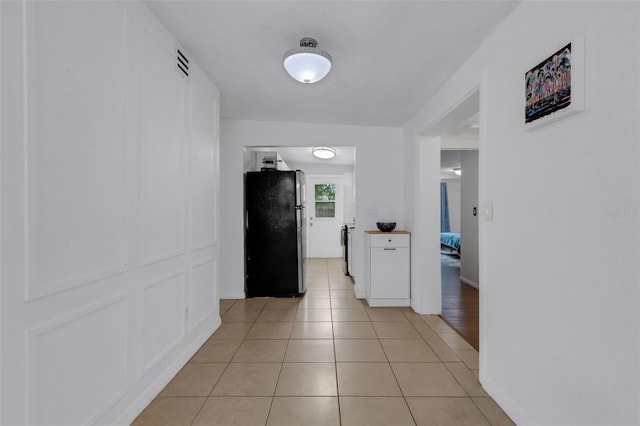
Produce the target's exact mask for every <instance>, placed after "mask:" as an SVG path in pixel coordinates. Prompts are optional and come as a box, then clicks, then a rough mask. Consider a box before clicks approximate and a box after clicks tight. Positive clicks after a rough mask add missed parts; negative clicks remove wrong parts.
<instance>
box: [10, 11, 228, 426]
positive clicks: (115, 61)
mask: <svg viewBox="0 0 640 426" xmlns="http://www.w3.org/2000/svg"><path fill="white" fill-rule="evenodd" d="M0 15H1V19H2V25H1V31H2V32H1V37H0V38H1V40H2V57H3V61H2V65H1V66H2V68H1V76H2V80H1V85H2V107H3V108H2V134H1V136H2V151H1V159H2V161H1V182H2V192H1V207H2V210H1V229H2V250H1V257H0V261H1V266H2V268H1V276H0V277H1V284H2V285H1V291H0V300H1V303H2V306H1V309H0V312H1V314H0V315H1V327H2V328H1V335H2V348H1V356H0V358H1V369H2V376H1V379H0V389H1V410H0V411H1V414H2V418H1V419H0V423H2V424H6V425H23V424H34V425H35V424H38V425H44V424H47V425H50V424H51V425H53V424H60V425H62V424H64V425H86V424H96V423H99V424H114V423H115V424H129V423H130V422H131V421H132V420H133V419H134V418H135V416H136V415H137V414H139V412H140V411H141V410H142V409H143V408H144V407H145V406H146V405H147V404H148V403H149V402H150V401H151V399H152V398H153V397H154V396H155V395H156V393H157V392H159V391H160V390H161V389H162V388H163V386H164V385H165V384H166V383H168V381H169V380H170V379H171V378H172V376H173V375H174V374H175V373H176V372H177V371H178V370H179V369H180V368H181V367H182V365H184V363H185V362H186V361H187V360H188V359H189V357H190V356H191V355H192V354H193V353H194V352H195V350H196V349H197V348H198V347H199V346H200V345H201V344H202V343H203V342H204V340H205V339H206V338H207V337H208V336H209V335H211V333H212V332H213V330H214V329H215V328H216V327H217V326H218V325H219V323H220V319H219V314H218V306H217V297H216V288H215V285H216V281H217V264H218V244H217V223H216V218H217V216H218V214H217V210H218V206H219V203H218V200H217V197H218V195H217V168H218V166H217V164H218V125H219V122H218V119H217V117H218V99H219V94H218V91H217V89H216V88H215V87H214V86H213V85H212V84H211V83H210V82H209V81H208V79H207V78H206V77H205V76H204V74H203V73H202V72H201V71H200V70H199V69H198V68H197V67H195V64H193V63H192V65H193V66H192V74H191V79H190V80H185V79H184V78H182V77H181V76H180V75H179V74H178V72H177V71H176V65H175V60H176V50H175V49H176V47H177V43H176V41H175V40H174V39H173V37H172V36H171V35H170V34H169V33H167V32H166V31H165V30H164V28H163V27H162V26H161V25H160V24H159V23H158V22H157V21H156V20H155V18H153V16H152V15H151V14H150V13H149V12H148V10H147V9H146V6H144V5H142V4H141V3H134V2H120V1H104V2H18V1H16V2H2V3H0ZM23 34H24V37H23ZM5 58H12V60H10V61H5V60H4V59H5Z"/></svg>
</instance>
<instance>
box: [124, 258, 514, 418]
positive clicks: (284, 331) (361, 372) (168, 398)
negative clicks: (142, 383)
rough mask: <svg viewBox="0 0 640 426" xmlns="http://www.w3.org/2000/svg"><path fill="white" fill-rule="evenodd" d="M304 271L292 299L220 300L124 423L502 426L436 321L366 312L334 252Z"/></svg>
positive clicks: (473, 365)
mask: <svg viewBox="0 0 640 426" xmlns="http://www.w3.org/2000/svg"><path fill="white" fill-rule="evenodd" d="M307 273H308V275H307V276H308V291H307V294H306V295H305V296H304V297H303V298H290V299H275V298H256V299H245V300H221V301H220V315H221V316H222V326H221V327H220V328H219V329H218V330H217V331H216V332H215V333H214V335H213V336H211V338H210V339H209V340H208V341H207V342H206V343H205V344H204V345H203V346H202V347H201V348H200V350H199V351H198V352H197V353H196V354H195V355H194V356H193V358H191V360H190V361H189V363H187V365H185V366H184V368H183V369H182V370H181V371H180V372H179V373H178V374H177V375H176V376H175V378H174V379H173V380H172V381H171V382H170V383H169V384H168V385H167V386H166V387H165V389H164V390H163V391H162V392H161V393H160V394H159V395H158V397H157V398H156V399H155V400H154V401H153V402H152V403H151V404H150V405H149V406H148V407H147V408H146V409H145V410H144V411H143V412H142V414H141V415H140V416H139V417H138V418H137V419H136V421H135V422H134V423H133V425H135V426H145V425H153V426H163V425H167V426H181V425H185V426H186V425H210V426H213V425H242V426H251V425H261V426H264V425H268V426H276V425H278V426H280V425H282V426H284V425H295V426H303V425H304V426H306V425H309V426H313V425H323V426H330V425H342V426H351V425H366V426H375V425H385V426H390V425H393V426H402V425H418V426H422V425H455V426H459V425H473V426H478V425H513V423H512V422H511V420H510V419H509V418H508V417H507V415H506V414H505V413H504V412H503V411H502V410H501V409H500V407H499V406H498V405H497V404H496V403H495V402H494V401H493V399H491V397H489V396H488V395H487V394H486V392H485V391H484V390H483V388H482V386H481V385H480V383H479V382H478V352H477V351H476V350H475V349H473V347H471V346H470V345H469V344H468V343H466V342H465V341H464V340H463V339H461V338H459V336H458V335H457V334H456V333H455V332H454V331H453V330H452V329H451V328H449V326H448V325H447V324H445V323H444V322H443V321H442V320H441V319H440V318H439V317H438V316H431V315H418V314H416V313H415V312H413V310H411V308H369V307H368V306H367V304H366V302H363V301H360V300H357V299H355V295H354V290H353V283H352V281H351V279H350V278H348V277H345V276H344V275H343V274H342V270H341V263H340V261H339V260H338V259H309V261H308V267H307Z"/></svg>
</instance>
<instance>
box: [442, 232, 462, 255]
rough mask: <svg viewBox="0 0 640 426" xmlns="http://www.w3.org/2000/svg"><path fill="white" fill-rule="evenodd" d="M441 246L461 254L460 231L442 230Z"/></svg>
mask: <svg viewBox="0 0 640 426" xmlns="http://www.w3.org/2000/svg"><path fill="white" fill-rule="evenodd" d="M440 248H442V249H447V250H449V251H453V252H456V253H457V254H458V255H459V254H460V233H459V232H441V233H440Z"/></svg>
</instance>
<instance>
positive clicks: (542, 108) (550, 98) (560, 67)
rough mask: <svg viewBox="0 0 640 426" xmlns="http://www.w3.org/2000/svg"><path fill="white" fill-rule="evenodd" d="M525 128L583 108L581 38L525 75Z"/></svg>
mask: <svg viewBox="0 0 640 426" xmlns="http://www.w3.org/2000/svg"><path fill="white" fill-rule="evenodd" d="M524 86H525V105H524V126H525V129H533V128H536V127H540V126H542V125H545V124H548V123H550V122H553V121H556V120H558V119H561V118H564V117H567V116H569V115H573V114H575V113H577V112H579V111H582V110H584V37H576V38H575V39H574V40H572V41H571V42H569V43H567V44H565V45H564V46H562V47H561V48H560V49H558V50H556V51H555V52H553V53H552V54H551V55H549V56H548V57H547V58H545V59H544V60H543V61H541V62H540V63H538V64H537V65H536V66H534V67H532V68H531V69H529V70H528V71H527V72H526V73H525V75H524Z"/></svg>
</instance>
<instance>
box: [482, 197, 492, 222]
mask: <svg viewBox="0 0 640 426" xmlns="http://www.w3.org/2000/svg"><path fill="white" fill-rule="evenodd" d="M482 213H483V215H484V220H485V221H487V222H492V221H493V201H491V200H487V201H485V202H484V204H483V206H482Z"/></svg>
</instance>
